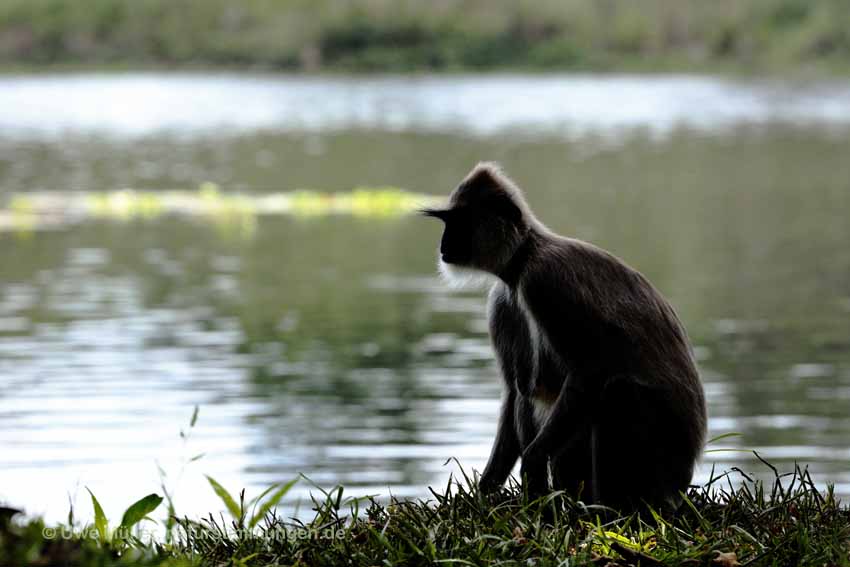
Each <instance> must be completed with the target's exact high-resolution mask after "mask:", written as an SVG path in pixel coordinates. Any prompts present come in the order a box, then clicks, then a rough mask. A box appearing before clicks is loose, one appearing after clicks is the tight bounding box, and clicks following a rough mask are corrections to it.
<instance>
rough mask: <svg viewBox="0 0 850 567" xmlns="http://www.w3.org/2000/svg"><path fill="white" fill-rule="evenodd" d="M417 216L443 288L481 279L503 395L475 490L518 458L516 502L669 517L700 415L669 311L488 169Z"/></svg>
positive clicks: (615, 261)
mask: <svg viewBox="0 0 850 567" xmlns="http://www.w3.org/2000/svg"><path fill="white" fill-rule="evenodd" d="M422 213H423V214H424V215H426V216H429V217H434V218H437V219H439V220H441V221H442V222H443V225H444V229H443V234H442V238H441V241H440V247H439V262H438V263H439V269H440V271H441V272H442V273H443V274H444V275H446V276H447V277H448V278H449V279H456V278H457V276H458V275H459V274H460V275H462V274H464V273H468V272H470V271H471V272H472V273H478V274H485V275H486V276H488V277H490V278H491V279H492V280H493V283H492V286H491V288H490V292H489V296H488V300H487V317H488V324H489V334H490V340H491V344H492V347H493V350H494V353H495V355H496V362H497V365H498V368H499V369H500V372H501V375H502V383H503V384H502V385H503V396H502V406H501V414H500V418H499V425H498V429H497V432H496V437H495V441H494V442H493V447H492V450H491V453H490V457H489V460H488V461H487V464H486V466H485V468H484V471H483V472H482V474H481V476H480V478H479V481H478V483H479V487H480V489H481V490H482V491H483V492H485V493H491V492H494V491H497V490H499V489H500V488H501V487H502V486H503V484H504V483H505V481H506V480H507V478H508V477H509V476H510V473H511V471H512V470H513V467H514V466H515V464H516V462H517V460H518V459H519V460H520V474H521V480H522V483H523V485H524V487H525V489H526V491H527V493H528V494H529V495H530V496H533V497H537V496H542V495H544V494H547V493H548V492H549V490H550V488H551V489H553V490H563V491H565V492H567V493H568V494H571V495H573V496H575V497H576V498H581V499H582V501H584V502H585V503H587V502H591V503H593V504H597V505H602V506H605V507H607V508H611V509H614V510H617V511H621V512H630V511H640V510H643V511H646V510H647V507H651V508H652V509H655V510H660V511H669V512H673V511H675V510H676V508H677V507H678V506H679V504H680V502H681V498H680V495H681V494H682V493H683V492H684V491H685V490H687V487H688V485H689V484H690V482H691V478H692V476H693V470H694V466H695V464H696V462H697V460H698V459H699V457H700V455H701V453H702V450H703V446H704V442H705V434H706V420H707V416H706V406H705V394H704V392H703V388H702V384H701V382H700V378H699V374H698V371H697V368H696V362H695V360H694V357H693V351H692V348H691V346H690V342H689V339H688V336H687V333H686V331H685V328H684V326H683V324H682V323H681V321H680V320H679V317H678V316H677V314H676V312H675V311H674V309H673V307H672V306H671V305H670V303H669V302H668V301H667V300H666V299H665V298H664V297H663V296H662V295H661V293H660V292H659V291H658V290H657V289H656V288H655V287H654V286H653V285H652V284H651V283H650V282H649V280H648V279H647V278H646V277H644V276H643V275H642V274H641V273H640V272H638V271H637V270H635V269H633V268H631V267H630V266H628V265H627V264H626V263H625V262H624V261H622V260H620V259H619V258H617V257H616V256H614V255H613V254H611V253H609V252H607V251H605V250H603V249H602V248H599V247H597V246H595V245H593V244H590V243H588V242H584V241H582V240H578V239H575V238H569V237H565V236H560V235H558V234H555V233H554V232H552V231H551V230H549V229H548V228H547V227H546V226H545V225H544V224H543V223H542V222H541V221H539V220H538V219H537V217H536V216H535V215H534V214H533V213H532V211H531V209H530V207H529V205H528V204H527V202H526V200H525V197H524V195H523V192H522V191H521V190H520V188H519V187H518V186H517V185H516V184H515V183H514V182H513V181H512V180H511V179H510V178H509V177H508V176H507V175H506V174H505V173H503V172H502V170H501V168H500V167H499V166H498V165H497V164H495V163H491V162H482V163H479V164H477V165H476V166H475V167H474V168H473V169H472V171H471V172H470V173H469V174H468V175H467V176H466V177H465V178H464V179H463V180H462V181H461V183H460V184H459V185H458V186H457V187H456V188H455V189H454V191H452V193H451V195H450V197H449V200H448V205H447V206H446V207H444V208H428V209H423V210H422ZM550 477H551V479H550ZM550 480H551V487H550Z"/></svg>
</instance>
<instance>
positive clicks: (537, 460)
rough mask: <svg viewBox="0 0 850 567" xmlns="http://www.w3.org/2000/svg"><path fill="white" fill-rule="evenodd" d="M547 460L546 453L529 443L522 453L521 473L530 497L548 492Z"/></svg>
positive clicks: (537, 496)
mask: <svg viewBox="0 0 850 567" xmlns="http://www.w3.org/2000/svg"><path fill="white" fill-rule="evenodd" d="M547 460H548V459H547V458H546V455H543V454H541V453H539V452H537V451H535V450H534V445H529V447H528V448H527V449H526V450H525V452H524V453H523V454H522V463H521V466H520V474H521V476H522V482H523V483H524V486H525V491H526V494H528V497H529V498H530V499H535V498H539V497H540V496H543V495H544V494H546V493H547V492H548V488H549V486H548V484H549V483H548V479H547V477H548V475H547V470H546V464H547Z"/></svg>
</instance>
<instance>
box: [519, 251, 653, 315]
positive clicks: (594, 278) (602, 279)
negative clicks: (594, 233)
mask: <svg viewBox="0 0 850 567" xmlns="http://www.w3.org/2000/svg"><path fill="white" fill-rule="evenodd" d="M521 288H522V290H523V291H524V293H523V295H525V296H532V297H545V298H549V299H552V298H558V299H559V300H560V301H561V302H567V303H570V302H572V303H575V304H577V305H579V306H580V305H598V306H608V307H614V306H617V305H628V304H629V303H630V302H633V301H635V300H646V299H648V298H650V297H656V296H660V294H658V292H657V290H655V288H654V287H653V286H652V284H651V283H650V282H649V280H648V279H647V278H646V277H644V276H643V274H641V273H640V272H639V271H637V270H635V269H634V268H632V267H631V266H629V265H628V264H627V263H626V262H624V261H623V260H621V259H620V258H618V257H617V256H615V255H614V254H612V253H610V252H608V251H607V250H604V249H603V248H600V247H598V246H595V245H593V244H590V243H588V242H584V241H581V240H577V239H572V238H565V237H556V238H553V239H551V240H549V241H548V242H546V243H545V244H544V245H543V246H541V248H540V253H539V254H536V255H535V257H534V259H533V260H532V261H530V262H529V265H528V266H527V269H526V271H525V274H524V277H523V278H522V285H521Z"/></svg>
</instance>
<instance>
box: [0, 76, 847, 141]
mask: <svg viewBox="0 0 850 567" xmlns="http://www.w3.org/2000/svg"><path fill="white" fill-rule="evenodd" d="M0 107H2V108H14V109H15V112H10V113H3V114H0V129H3V130H4V131H6V132H7V135H13V136H16V137H54V136H57V135H62V134H63V133H65V132H68V131H73V132H86V133H98V134H109V135H114V136H118V137H127V136H133V137H135V136H144V135H150V134H156V133H160V134H161V133H163V132H170V133H172V134H177V135H179V136H181V137H185V136H198V135H200V136H202V135H210V134H214V135H215V134H217V135H222V133H223V132H226V133H228V134H234V133H242V132H251V131H254V130H257V129H275V130H278V131H283V130H285V131H310V132H316V131H338V130H345V129H351V128H363V129H378V130H389V131H399V130H416V131H446V130H448V131H455V132H460V133H464V134H485V135H486V134H496V133H499V132H504V131H506V130H509V129H517V128H519V129H522V130H530V131H532V132H536V133H540V132H541V131H545V132H547V133H557V134H561V135H566V136H570V137H579V136H584V135H587V134H589V133H593V134H600V133H602V134H608V135H616V134H618V133H620V132H621V131H622V129H623V128H644V129H646V130H647V131H649V132H652V133H654V134H656V135H666V134H669V133H670V132H671V131H672V130H673V129H674V128H676V127H680V126H687V127H690V128H694V129H698V130H718V129H728V128H729V127H732V126H735V125H738V124H741V123H753V124H763V123H766V122H776V121H779V122H783V123H791V124H813V123H814V124H819V125H821V126H833V125H838V124H841V125H845V126H846V125H847V124H848V123H850V85H847V84H846V83H829V82H823V83H821V84H819V85H810V84H809V85H800V84H787V83H782V82H776V81H733V80H718V79H714V78H704V77H698V76H687V75H682V76H649V77H646V76H630V75H610V76H605V77H600V76H593V75H590V76H582V75H573V76H557V75H556V76H550V77H540V76H531V77H529V76H522V75H489V76H483V77H482V76H475V77H463V76H459V77H451V76H450V77H441V76H409V77H377V78H361V79H356V80H354V79H349V78H330V77H318V78H317V77H298V76H292V77H278V76H268V75H244V76H241V77H239V78H238V79H234V77H233V76H232V75H222V76H216V75H212V76H210V75H193V74H174V75H170V76H163V75H161V74H140V73H133V74H127V75H108V76H102V75H66V76H49V75H48V76H38V77H30V78H21V77H11V78H5V79H3V78H0ZM46 115H48V116H49V117H50V119H49V120H46V119H45V116H46Z"/></svg>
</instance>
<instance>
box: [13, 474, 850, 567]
mask: <svg viewBox="0 0 850 567" xmlns="http://www.w3.org/2000/svg"><path fill="white" fill-rule="evenodd" d="M741 474H742V476H743V479H742V480H743V483H742V485H741V486H740V487H739V488H737V489H733V488H732V486H733V482H732V481H731V480H730V478H729V476H728V474H724V475H721V476H719V477H716V478H713V479H712V480H711V481H710V482H709V483H708V484H707V485H706V486H704V487H701V488H698V489H692V490H691V491H690V492H689V494H688V495H687V498H686V502H685V505H684V506H683V510H682V511H681V512H680V514H679V516H678V517H676V518H674V519H667V518H661V517H660V516H658V515H654V514H653V515H651V516H650V517H647V518H640V517H638V516H629V517H619V518H614V519H610V518H609V519H607V520H603V519H601V518H600V516H601V514H600V513H601V512H602V511H601V510H599V509H593V508H592V507H585V506H584V505H582V504H581V503H578V502H575V501H573V500H571V499H569V498H567V497H565V496H564V495H562V494H558V493H556V494H553V495H551V496H549V497H547V498H543V499H541V500H538V501H533V502H529V501H528V499H527V498H526V497H525V496H524V495H523V494H522V491H521V490H520V489H519V487H518V486H516V485H511V486H509V487H508V488H507V489H506V490H504V491H503V492H502V493H501V494H499V495H498V496H495V497H485V496H484V495H482V494H480V493H479V492H478V491H477V489H476V488H475V487H474V484H473V483H472V482H471V479H469V478H465V479H464V481H463V482H451V481H450V483H449V486H447V487H446V489H445V491H443V492H436V491H432V492H433V495H434V499H433V500H431V501H429V502H424V501H419V502H414V501H401V500H395V499H392V500H390V501H389V502H388V503H383V504H382V503H381V502H379V501H377V500H376V499H374V498H371V497H369V498H351V497H344V490H343V488H342V487H338V488H336V489H333V490H331V491H329V492H324V491H321V490H319V489H317V493H321V497H319V498H316V497H314V500H313V503H314V511H315V515H314V516H313V518H312V520H310V521H308V522H306V523H302V522H299V521H286V520H284V519H283V518H281V517H279V516H277V514H276V513H275V511H274V510H273V509H272V506H273V505H274V503H276V502H277V500H279V499H280V497H281V496H282V495H283V494H285V493H286V491H288V490H289V488H290V487H291V484H292V483H289V484H286V485H283V486H276V487H275V488H274V489H270V490H268V491H266V492H265V493H264V494H263V495H261V496H260V498H258V499H255V500H253V501H251V502H249V503H248V504H247V505H246V504H245V502H244V495H243V497H242V498H240V500H239V502H237V501H236V500H235V499H234V498H233V497H232V496H230V494H228V493H227V491H226V490H225V489H224V488H223V487H221V486H220V485H218V483H215V482H214V481H213V480H211V479H210V482H211V484H213V487H214V489H215V491H216V493H217V494H219V496H220V497H221V498H222V500H223V501H224V502H226V504H227V508H228V510H229V511H230V513H231V515H232V519H231V520H230V521H226V520H224V519H223V518H222V519H216V517H215V516H214V515H210V517H209V518H207V519H203V520H200V521H193V520H189V519H185V518H184V519H176V527H175V530H174V533H173V538H169V539H167V540H166V541H167V543H159V542H157V541H155V540H154V539H153V538H148V540H147V541H145V540H144V538H142V537H137V536H135V537H123V538H121V539H118V540H116V539H115V538H109V537H103V536H97V535H95V536H94V537H89V535H90V534H92V533H94V534H98V533H99V532H101V529H103V530H104V531H105V530H106V526H105V518H103V517H102V513H101V514H100V517H101V519H100V520H98V519H97V517H96V520H95V524H96V526H97V529H96V530H95V531H94V532H92V530H91V528H90V527H84V528H82V529H72V527H71V526H64V527H62V526H60V527H58V528H47V529H46V528H45V526H44V524H43V522H41V521H40V520H32V521H29V522H28V523H18V522H12V521H11V515H12V514H11V511H10V510H8V509H0V564H2V565H60V564H61V565H139V564H141V565H162V566H177V565H210V566H213V565H216V566H218V565H232V566H245V567H248V566H254V565H257V566H259V565H363V566H372V565H379V564H383V565H432V564H434V563H437V562H441V563H451V564H462V565H489V564H505V565H550V564H551V565H556V564H569V565H611V566H617V565H620V566H625V565H643V566H653V565H694V566H696V565H720V566H726V567H732V566H735V565H798V566H807V565H818V566H821V565H834V566H843V565H850V509H848V508H847V507H844V506H841V505H840V504H839V503H838V502H837V501H836V499H835V497H834V495H833V493H832V490H831V489H829V490H827V492H826V493H820V492H818V490H817V489H816V488H815V486H814V485H813V483H812V481H811V478H810V477H809V475H808V473H807V472H805V471H803V470H801V469H799V468H798V469H797V470H796V471H795V472H794V473H793V474H790V475H779V474H777V475H776V478H775V481H774V482H773V484H772V486H765V485H764V484H762V483H760V482H756V481H753V480H752V479H750V478H749V477H747V476H746V475H743V473H741ZM735 484H737V481H735ZM726 485H728V487H729V488H723V487H724V486H726ZM263 497H267V500H266V501H265V504H263V505H260V506H259V507H258V506H257V504H258V502H259V501H260V500H261V499H262V498H263ZM152 498H154V499H158V498H159V497H157V496H155V495H152V496H148V497H146V498H145V499H143V500H141V501H140V503H141V502H145V503H146V506H145V510H144V512H145V514H147V513H149V512H150V511H152V510H153V508H152V506H151V504H152V503H153V501H152V500H151V499H152ZM160 500H161V499H160ZM93 501H94V499H93ZM94 502H96V501H94ZM156 503H157V504H158V503H159V502H158V501H157V502H156ZM139 506H140V504H139V503H137V504H135V505H134V506H132V507H131V510H132V509H134V508H137V507H139ZM252 506H253V507H254V508H256V510H255V511H254V512H253V513H250V514H249V509H250V508H251V507H252ZM98 508H99V505H96V506H95V509H98ZM129 513H130V510H128V513H127V514H129ZM2 514H5V515H2ZM127 514H125V521H126V517H127ZM145 514H142V513H141V512H139V514H135V515H133V519H136V518H137V517H138V518H141V516H143V515H145ZM260 518H262V519H261V520H260ZM101 522H103V526H101V525H100V523H101ZM122 525H123V523H122ZM71 533H73V534H74V535H73V536H71V535H70V534H71ZM105 533H108V532H105ZM63 534H69V535H65V536H64V537H63ZM565 561H568V562H567V563H565Z"/></svg>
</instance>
